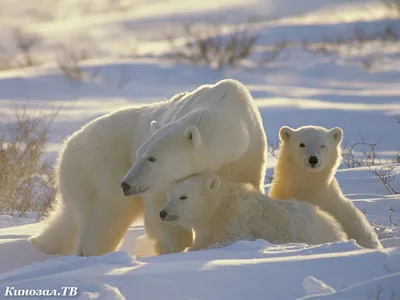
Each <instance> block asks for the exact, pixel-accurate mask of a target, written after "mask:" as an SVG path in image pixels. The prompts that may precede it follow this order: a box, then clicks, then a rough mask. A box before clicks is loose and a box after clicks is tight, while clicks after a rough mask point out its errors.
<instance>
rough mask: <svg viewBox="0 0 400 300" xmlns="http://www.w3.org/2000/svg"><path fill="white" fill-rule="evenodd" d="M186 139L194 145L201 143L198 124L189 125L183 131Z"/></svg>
mask: <svg viewBox="0 0 400 300" xmlns="http://www.w3.org/2000/svg"><path fill="white" fill-rule="evenodd" d="M183 136H184V137H185V139H186V140H187V141H188V142H190V143H191V144H192V145H193V146H194V147H198V146H200V144H201V134H200V132H199V130H198V129H197V127H196V126H194V125H189V126H188V127H186V129H185V132H184V133H183Z"/></svg>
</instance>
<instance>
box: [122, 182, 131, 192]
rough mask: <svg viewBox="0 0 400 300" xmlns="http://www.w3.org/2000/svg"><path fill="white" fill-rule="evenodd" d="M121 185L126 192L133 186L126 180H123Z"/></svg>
mask: <svg viewBox="0 0 400 300" xmlns="http://www.w3.org/2000/svg"><path fill="white" fill-rule="evenodd" d="M121 187H122V190H123V191H124V194H126V193H127V192H128V191H129V189H130V188H131V186H130V185H129V183H127V182H125V181H123V182H121Z"/></svg>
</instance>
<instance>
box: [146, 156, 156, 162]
mask: <svg viewBox="0 0 400 300" xmlns="http://www.w3.org/2000/svg"><path fill="white" fill-rule="evenodd" d="M147 160H148V161H150V162H155V161H156V158H155V157H154V156H150V157H148V158H147Z"/></svg>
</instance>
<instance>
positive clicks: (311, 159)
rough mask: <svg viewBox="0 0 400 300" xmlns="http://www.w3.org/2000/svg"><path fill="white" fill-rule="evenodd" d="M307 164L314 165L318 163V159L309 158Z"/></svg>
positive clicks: (314, 157)
mask: <svg viewBox="0 0 400 300" xmlns="http://www.w3.org/2000/svg"><path fill="white" fill-rule="evenodd" d="M308 162H309V163H310V165H316V164H317V163H318V158H317V157H316V156H310V158H309V159H308Z"/></svg>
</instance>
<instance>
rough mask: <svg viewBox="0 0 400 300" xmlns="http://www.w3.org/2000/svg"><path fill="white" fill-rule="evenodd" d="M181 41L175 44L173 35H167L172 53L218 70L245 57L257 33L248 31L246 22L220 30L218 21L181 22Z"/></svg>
mask: <svg viewBox="0 0 400 300" xmlns="http://www.w3.org/2000/svg"><path fill="white" fill-rule="evenodd" d="M184 33H185V37H184V39H185V40H186V42H185V43H184V44H183V45H178V43H177V40H178V39H177V38H176V37H171V36H170V37H168V40H169V41H170V44H171V47H172V50H173V52H174V53H173V57H175V58H176V59H177V60H183V61H188V62H190V63H193V64H203V65H208V66H211V67H213V68H216V69H218V70H220V69H222V68H223V67H224V66H236V65H238V64H239V63H240V62H241V61H242V60H244V59H246V58H248V57H249V56H250V55H251V54H252V53H253V52H254V49H255V44H256V41H257V38H258V36H257V35H255V34H251V33H250V32H249V30H248V28H247V26H246V24H242V25H237V26H235V27H234V28H233V30H231V31H229V32H224V28H223V26H222V25H214V26H207V27H200V28H197V29H196V28H194V26H193V25H191V24H187V25H185V26H184Z"/></svg>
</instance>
